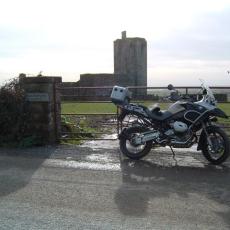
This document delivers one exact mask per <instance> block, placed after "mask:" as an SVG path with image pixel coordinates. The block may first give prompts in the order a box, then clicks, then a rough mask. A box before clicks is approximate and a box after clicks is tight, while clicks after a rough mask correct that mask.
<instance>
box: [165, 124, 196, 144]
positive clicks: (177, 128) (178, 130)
mask: <svg viewBox="0 0 230 230" xmlns="http://www.w3.org/2000/svg"><path fill="white" fill-rule="evenodd" d="M170 126H171V129H168V130H167V131H166V132H165V133H164V134H165V135H167V136H168V137H169V138H170V139H171V144H172V146H174V147H175V148H183V147H186V146H187V145H190V144H191V143H192V142H188V143H186V144H185V143H182V142H186V141H187V140H188V139H189V138H190V137H191V133H190V132H189V129H188V126H187V124H185V123H184V122H181V121H175V122H172V123H171V124H170Z"/></svg>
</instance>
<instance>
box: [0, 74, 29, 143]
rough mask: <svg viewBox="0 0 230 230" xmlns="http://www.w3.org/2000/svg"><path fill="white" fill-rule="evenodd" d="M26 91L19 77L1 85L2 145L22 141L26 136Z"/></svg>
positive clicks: (0, 140) (0, 135) (0, 118)
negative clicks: (21, 86) (21, 85)
mask: <svg viewBox="0 0 230 230" xmlns="http://www.w3.org/2000/svg"><path fill="white" fill-rule="evenodd" d="M26 108H27V106H26V100H25V94H24V91H23V90H22V89H21V88H20V84H19V80H18V78H15V79H13V80H11V81H9V82H7V83H6V84H5V85H3V86H1V87H0V127H1V128H0V145H1V146H2V145H5V144H8V143H20V142H21V141H23V139H24V138H25V137H26V129H27V123H26V121H27V117H29V114H28V111H26Z"/></svg>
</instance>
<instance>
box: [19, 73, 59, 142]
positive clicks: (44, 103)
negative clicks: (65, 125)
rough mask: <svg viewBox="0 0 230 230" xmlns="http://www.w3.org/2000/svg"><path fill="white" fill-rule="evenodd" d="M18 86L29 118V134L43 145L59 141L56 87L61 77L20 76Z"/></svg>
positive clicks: (57, 92)
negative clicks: (22, 93) (26, 103)
mask: <svg viewBox="0 0 230 230" xmlns="http://www.w3.org/2000/svg"><path fill="white" fill-rule="evenodd" d="M19 82H20V85H21V87H22V88H23V89H24V90H25V93H26V100H27V101H28V106H29V111H30V113H31V117H30V120H29V121H28V122H29V127H30V130H31V132H32V133H33V134H34V135H35V136H36V137H37V138H38V139H40V140H41V142H42V143H44V144H54V143H57V142H58V141H59V137H60V133H61V115H60V114H61V100H60V93H59V91H58V87H59V85H60V83H61V82H62V78H61V77H25V76H22V75H21V76H20V81H19Z"/></svg>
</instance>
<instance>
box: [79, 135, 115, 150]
mask: <svg viewBox="0 0 230 230" xmlns="http://www.w3.org/2000/svg"><path fill="white" fill-rule="evenodd" d="M102 138H103V139H105V140H92V141H85V142H84V143H83V144H82V145H80V146H81V147H88V148H91V149H92V150H97V149H118V148H119V143H118V140H106V139H116V138H117V134H116V133H114V134H106V135H103V136H102Z"/></svg>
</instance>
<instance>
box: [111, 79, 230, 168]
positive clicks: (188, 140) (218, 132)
mask: <svg viewBox="0 0 230 230" xmlns="http://www.w3.org/2000/svg"><path fill="white" fill-rule="evenodd" d="M130 95H131V94H130V92H129V90H128V89H127V88H123V87H119V86H114V88H113V91H112V94H111V99H112V102H113V103H114V104H116V105H117V106H118V108H119V110H120V115H119V118H118V119H119V120H120V121H122V120H123V119H124V118H125V117H126V116H128V115H131V116H134V117H136V118H137V119H136V120H135V121H133V122H132V123H131V126H129V127H127V128H123V130H122V131H121V133H120V135H119V140H120V149H121V151H122V153H123V154H125V155H126V156H127V157H129V158H131V159H141V158H142V157H144V156H146V155H147V154H148V153H149V152H150V150H151V148H153V147H154V146H169V147H170V148H171V150H172V147H174V148H190V147H191V146H192V145H194V144H196V143H198V146H197V150H201V151H202V153H203V155H204V156H205V158H206V159H207V160H208V161H210V162H211V163H213V164H221V163H222V162H224V161H225V160H226V159H227V158H228V156H229V154H230V142H229V138H228V136H227V134H226V133H225V132H224V130H223V129H221V128H220V127H219V126H217V125H216V124H214V123H216V121H217V117H221V118H228V116H227V115H226V114H225V113H224V112H223V111H222V110H221V109H219V108H217V105H216V100H215V97H214V95H213V93H212V91H211V89H210V88H209V87H208V86H206V85H205V84H204V83H202V95H203V98H202V99H201V100H200V101H196V102H193V101H192V100H183V98H182V97H180V98H179V100H178V101H176V102H175V103H174V104H172V105H171V106H169V108H168V110H166V111H161V109H160V108H159V107H158V106H157V107H154V108H153V109H149V108H147V107H146V106H144V105H138V104H132V103H130V99H131V96H130ZM172 151H173V150H172Z"/></svg>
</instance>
